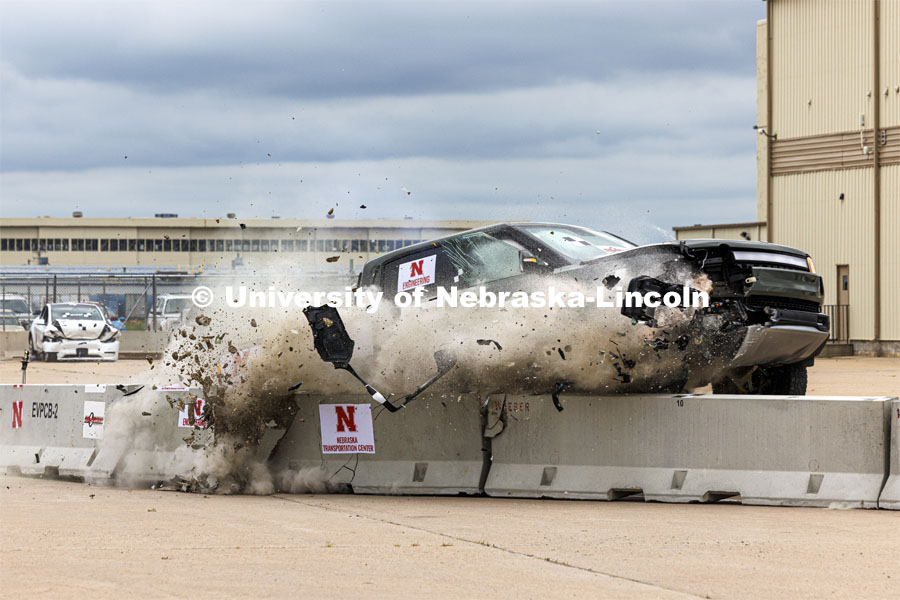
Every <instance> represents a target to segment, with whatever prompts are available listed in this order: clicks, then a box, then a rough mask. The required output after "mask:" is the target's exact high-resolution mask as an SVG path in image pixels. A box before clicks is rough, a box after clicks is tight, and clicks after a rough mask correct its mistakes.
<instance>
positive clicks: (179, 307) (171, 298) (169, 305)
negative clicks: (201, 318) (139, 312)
mask: <svg viewBox="0 0 900 600" xmlns="http://www.w3.org/2000/svg"><path fill="white" fill-rule="evenodd" d="M192 308H194V301H193V300H191V295H190V294H163V295H162V296H160V297H159V298H158V299H157V300H156V308H155V310H154V312H155V313H156V326H157V327H159V328H160V329H162V330H163V331H172V330H175V329H177V328H178V326H179V325H180V324H181V323H182V322H183V321H184V313H185V312H186V311H188V310H190V309H192Z"/></svg>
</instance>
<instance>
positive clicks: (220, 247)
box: [216, 240, 225, 252]
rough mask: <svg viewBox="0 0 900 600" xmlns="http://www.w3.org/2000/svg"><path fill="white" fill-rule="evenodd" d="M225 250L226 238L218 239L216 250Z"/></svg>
mask: <svg viewBox="0 0 900 600" xmlns="http://www.w3.org/2000/svg"><path fill="white" fill-rule="evenodd" d="M224 251H225V240H216V252H224Z"/></svg>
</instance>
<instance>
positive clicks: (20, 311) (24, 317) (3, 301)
mask: <svg viewBox="0 0 900 600" xmlns="http://www.w3.org/2000/svg"><path fill="white" fill-rule="evenodd" d="M0 312H3V313H4V314H6V313H8V312H12V313H14V314H15V316H16V318H17V319H18V320H19V325H21V326H22V327H24V328H25V329H28V327H29V326H31V321H32V319H33V318H34V317H32V315H31V309H30V308H29V307H28V301H27V300H26V299H25V297H24V296H16V295H14V294H0Z"/></svg>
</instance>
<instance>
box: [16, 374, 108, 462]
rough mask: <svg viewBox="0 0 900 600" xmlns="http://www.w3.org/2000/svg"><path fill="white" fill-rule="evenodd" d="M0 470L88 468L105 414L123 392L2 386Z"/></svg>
mask: <svg viewBox="0 0 900 600" xmlns="http://www.w3.org/2000/svg"><path fill="white" fill-rule="evenodd" d="M0 394H2V397H3V402H2V405H0V423H2V427H0V470H3V471H4V472H6V471H9V470H18V471H20V472H21V473H23V474H25V475H44V474H45V473H46V471H47V469H51V470H56V471H58V472H59V474H60V475H70V474H72V473H73V472H78V471H79V470H83V469H87V468H89V467H90V465H91V463H92V462H93V460H94V458H95V455H96V445H97V441H98V440H100V439H102V436H103V431H104V428H105V412H106V408H107V407H108V405H109V404H110V403H111V402H112V401H113V400H114V399H115V397H116V396H121V395H122V394H121V392H119V391H117V390H115V388H114V386H98V385H86V386H85V385H79V386H73V385H24V386H22V385H2V386H0Z"/></svg>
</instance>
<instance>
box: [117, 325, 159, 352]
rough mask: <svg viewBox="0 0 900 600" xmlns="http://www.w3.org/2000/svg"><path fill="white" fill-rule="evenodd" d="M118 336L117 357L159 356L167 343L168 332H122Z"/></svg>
mask: <svg viewBox="0 0 900 600" xmlns="http://www.w3.org/2000/svg"><path fill="white" fill-rule="evenodd" d="M119 335H120V337H119V356H120V357H122V358H144V357H145V356H147V355H148V354H149V355H150V356H159V355H160V354H162V353H163V352H164V351H165V349H166V346H167V345H168V343H169V332H166V331H123V332H122V333H121V334H119Z"/></svg>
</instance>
